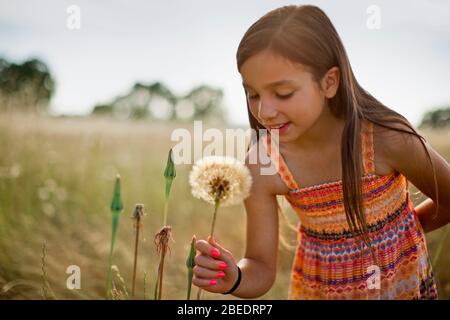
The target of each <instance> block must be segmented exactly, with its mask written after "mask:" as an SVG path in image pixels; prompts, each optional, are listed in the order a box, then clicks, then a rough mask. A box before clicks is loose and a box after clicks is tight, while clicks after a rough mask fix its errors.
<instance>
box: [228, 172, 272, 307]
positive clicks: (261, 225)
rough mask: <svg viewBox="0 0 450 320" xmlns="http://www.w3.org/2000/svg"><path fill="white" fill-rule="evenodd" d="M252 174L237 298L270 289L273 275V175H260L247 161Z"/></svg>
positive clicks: (246, 205)
mask: <svg viewBox="0 0 450 320" xmlns="http://www.w3.org/2000/svg"><path fill="white" fill-rule="evenodd" d="M247 166H248V168H249V169H250V172H251V174H252V177H253V185H252V190H251V195H250V196H249V197H248V198H247V199H246V200H245V202H244V204H245V208H246V212H247V241H246V250H245V256H244V258H243V259H241V260H240V261H239V262H238V265H239V266H240V267H241V270H242V279H241V284H240V285H239V287H238V289H237V290H236V291H235V292H234V293H233V295H234V296H236V297H240V298H257V297H260V296H262V295H264V294H265V293H266V292H267V291H269V290H270V288H271V287H272V285H273V283H274V282H275V278H276V266H277V253H278V214H277V200H276V195H275V194H273V193H272V191H271V188H270V186H272V185H273V180H274V177H273V176H264V175H260V166H259V165H251V164H247Z"/></svg>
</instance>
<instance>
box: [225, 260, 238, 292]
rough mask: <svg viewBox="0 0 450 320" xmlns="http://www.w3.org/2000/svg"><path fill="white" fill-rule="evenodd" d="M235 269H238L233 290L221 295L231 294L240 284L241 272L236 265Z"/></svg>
mask: <svg viewBox="0 0 450 320" xmlns="http://www.w3.org/2000/svg"><path fill="white" fill-rule="evenodd" d="M236 267H237V268H238V278H237V280H236V283H235V284H234V286H233V288H231V289H230V290H229V291H227V292H224V293H222V294H230V293H232V292H233V291H234V290H236V289H237V287H238V286H239V284H240V283H241V276H242V272H241V268H239V266H238V265H236Z"/></svg>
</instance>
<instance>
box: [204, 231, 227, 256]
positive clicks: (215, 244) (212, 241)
mask: <svg viewBox="0 0 450 320" xmlns="http://www.w3.org/2000/svg"><path fill="white" fill-rule="evenodd" d="M208 243H209V244H210V245H211V246H213V247H215V248H217V249H219V252H221V253H227V254H230V255H231V252H230V251H229V250H227V249H225V248H224V247H222V246H221V245H220V244H219V241H218V240H217V238H215V237H211V236H210V235H209V236H208Z"/></svg>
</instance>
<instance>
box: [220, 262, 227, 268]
mask: <svg viewBox="0 0 450 320" xmlns="http://www.w3.org/2000/svg"><path fill="white" fill-rule="evenodd" d="M227 267H228V265H227V264H226V263H225V262H223V261H222V262H221V263H219V269H226V268H227Z"/></svg>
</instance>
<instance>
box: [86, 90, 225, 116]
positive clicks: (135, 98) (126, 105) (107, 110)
mask: <svg viewBox="0 0 450 320" xmlns="http://www.w3.org/2000/svg"><path fill="white" fill-rule="evenodd" d="M92 113H93V114H94V115H99V114H102V115H105V114H106V115H112V116H114V117H118V118H135V119H139V118H150V119H153V120H193V119H195V120H200V119H203V120H218V121H223V120H224V117H225V109H224V106H223V92H222V90H220V89H215V88H212V87H210V86H206V85H202V86H198V87H196V88H194V89H192V90H191V91H190V92H189V93H188V94H186V95H184V96H177V95H175V94H174V93H173V92H172V91H171V90H170V89H169V88H168V87H166V86H165V85H164V84H162V83H161V82H155V83H152V84H149V85H144V84H141V83H136V84H135V85H134V86H133V87H132V89H131V90H130V91H129V93H127V94H126V95H123V96H119V97H117V98H115V99H114V100H113V101H111V102H110V103H107V104H100V105H97V106H95V107H94V110H93V111H92Z"/></svg>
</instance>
